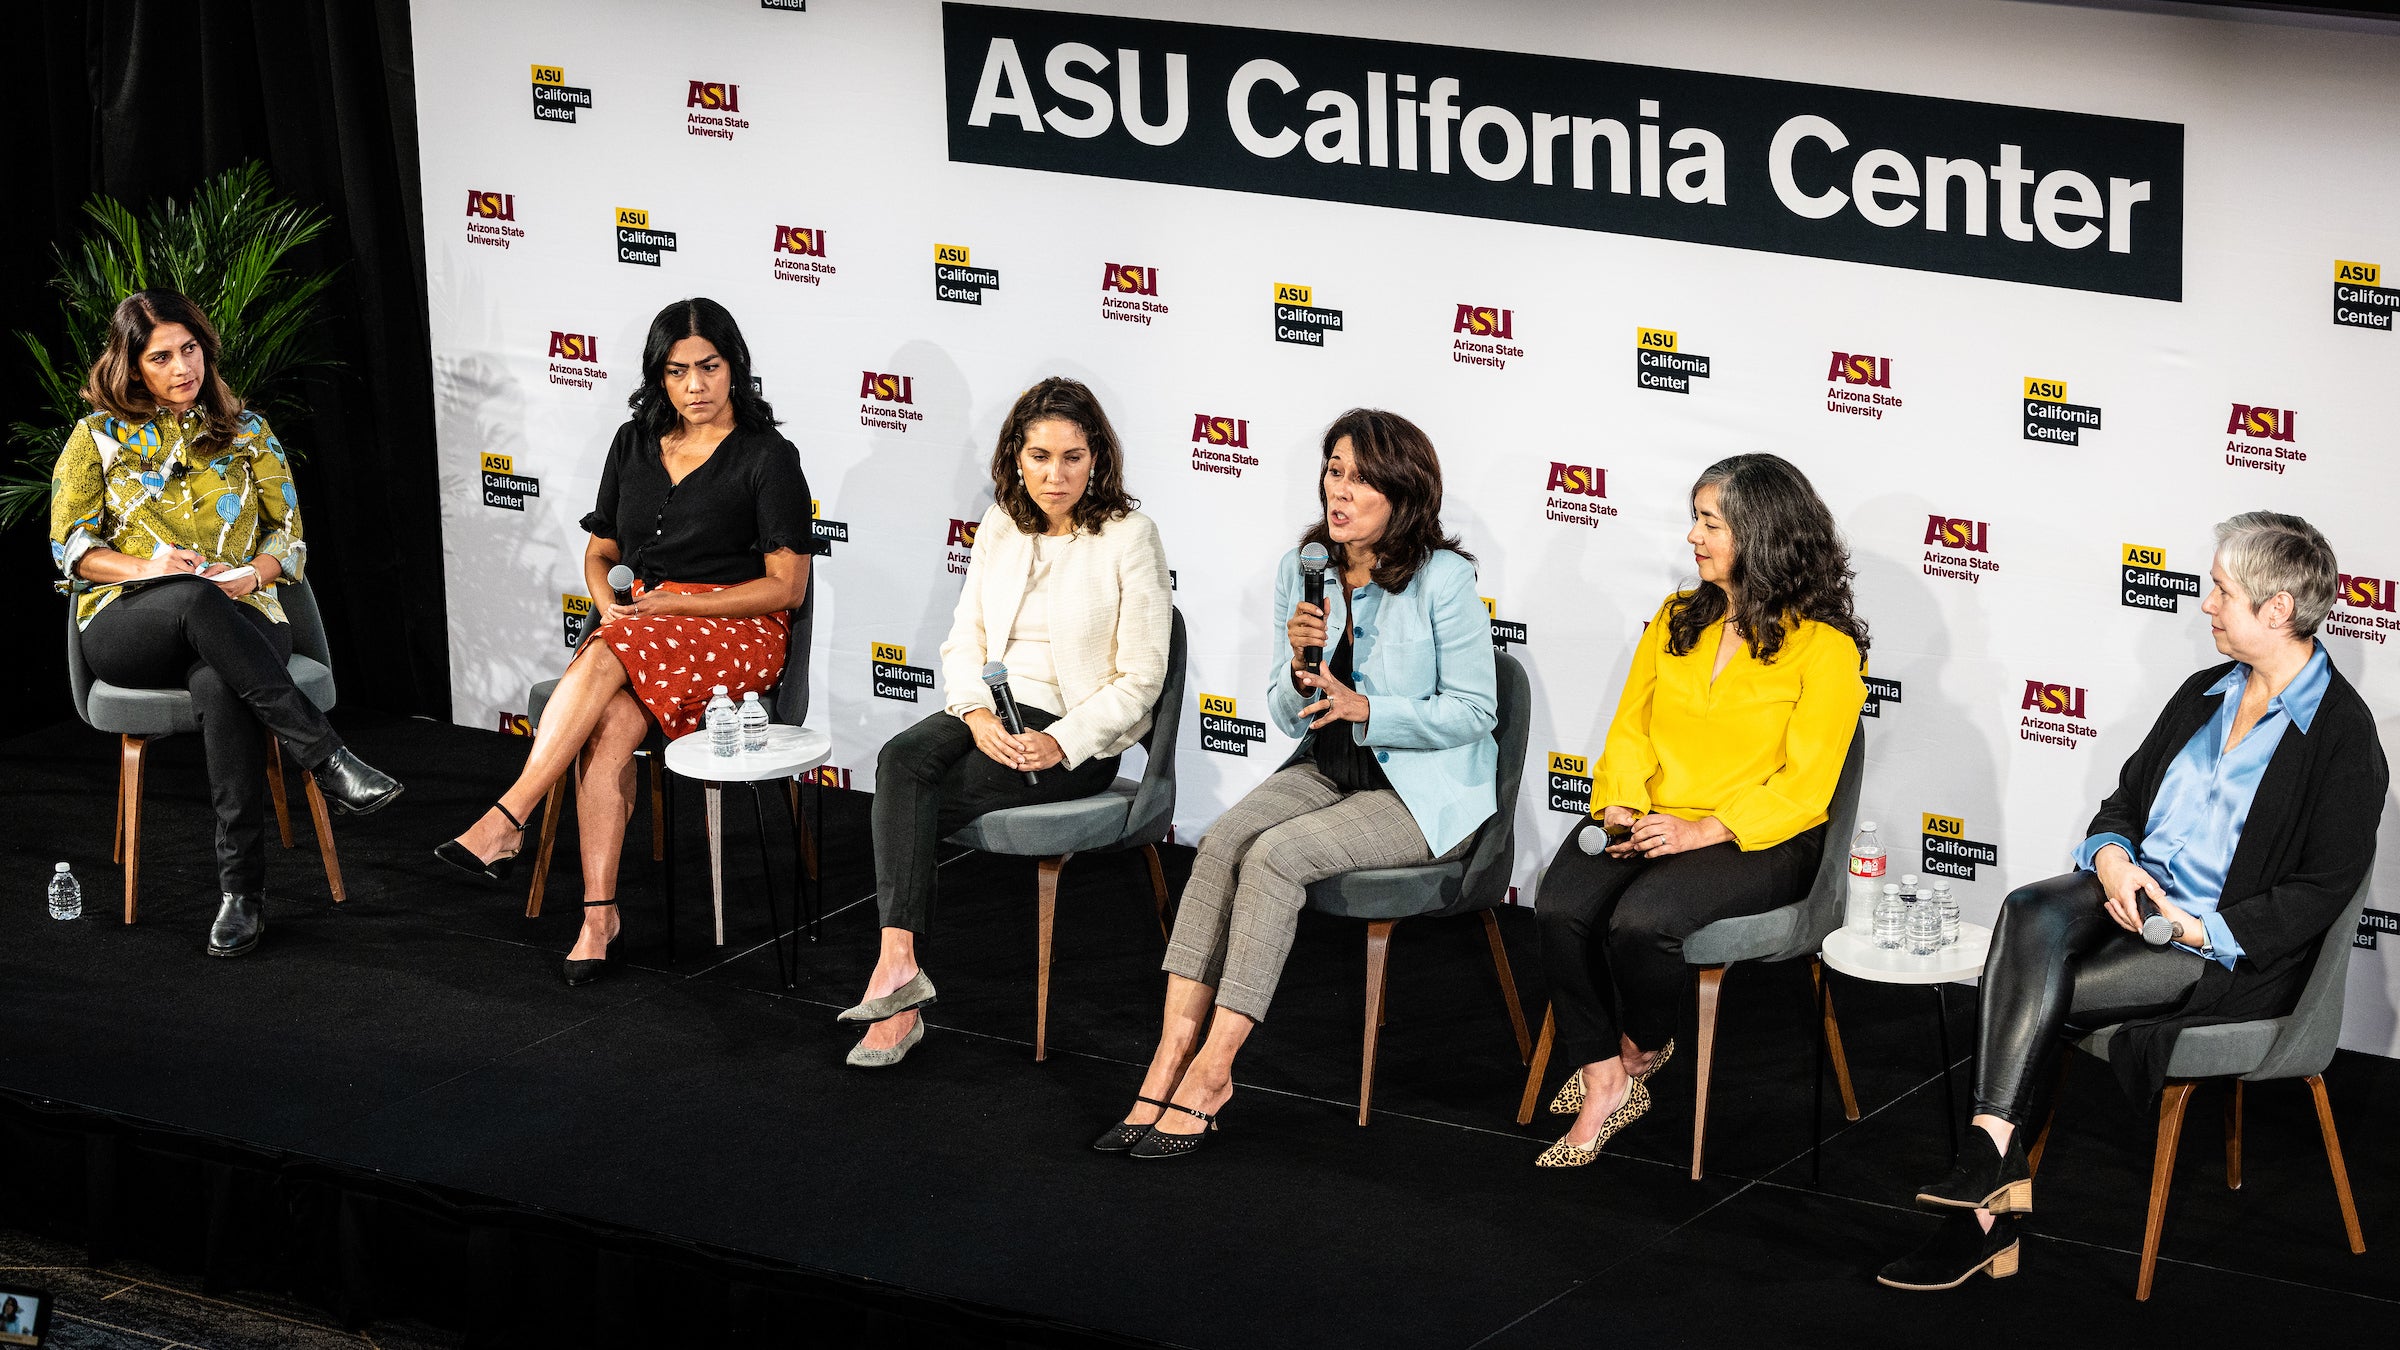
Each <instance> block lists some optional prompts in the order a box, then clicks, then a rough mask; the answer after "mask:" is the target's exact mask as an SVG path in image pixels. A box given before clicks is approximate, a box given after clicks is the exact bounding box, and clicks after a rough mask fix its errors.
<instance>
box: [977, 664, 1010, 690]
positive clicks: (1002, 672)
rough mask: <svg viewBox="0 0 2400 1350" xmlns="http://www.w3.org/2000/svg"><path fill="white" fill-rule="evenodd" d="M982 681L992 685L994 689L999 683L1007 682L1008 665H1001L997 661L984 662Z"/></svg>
mask: <svg viewBox="0 0 2400 1350" xmlns="http://www.w3.org/2000/svg"><path fill="white" fill-rule="evenodd" d="M983 682H984V683H985V684H988V685H990V686H992V687H993V688H994V689H997V688H999V687H1000V686H1001V685H1004V684H1006V683H1008V667H1006V666H1004V665H1001V664H1000V663H999V662H997V661H986V662H984V663H983Z"/></svg>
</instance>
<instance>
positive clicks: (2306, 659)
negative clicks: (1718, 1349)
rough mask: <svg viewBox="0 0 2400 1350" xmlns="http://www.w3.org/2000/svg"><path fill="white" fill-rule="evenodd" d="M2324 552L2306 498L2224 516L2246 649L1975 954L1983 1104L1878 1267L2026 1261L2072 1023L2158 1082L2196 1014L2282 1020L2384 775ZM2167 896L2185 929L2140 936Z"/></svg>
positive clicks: (2005, 1270)
mask: <svg viewBox="0 0 2400 1350" xmlns="http://www.w3.org/2000/svg"><path fill="white" fill-rule="evenodd" d="M2338 575H2339V574H2338V572H2337V571H2336V570H2335V565H2334V558H2333V549H2332V547H2331V546H2330V545H2328V544H2327V543H2326V542H2325V537H2324V536H2323V535H2321V534H2319V533H2317V531H2316V529H2315V528H2314V527H2312V526H2310V525H2309V523H2308V522H2307V521H2305V520H2302V519H2300V518H2299V517H2297V516H2285V515H2277V514H2274V513H2273V512H2267V511H2253V512H2250V513H2249V514H2246V515H2240V516H2236V517H2234V518H2233V519H2231V520H2229V521H2226V522H2225V523H2224V524H2222V525H2219V526H2218V527H2217V554H2216V558H2215V561H2214V562H2213V563H2212V564H2211V566H2210V568H2209V576H2210V578H2211V579H2212V580H2213V581H2214V582H2215V587H2214V588H2213V589H2212V590H2211V591H2210V592H2209V594H2208V598H2207V599H2206V600H2205V601H2203V602H2202V604H2201V606H2200V607H2201V610H2202V611H2203V612H2204V613H2206V614H2207V615H2208V617H2209V628H2210V632H2211V634H2212V636H2214V637H2215V639H2216V644H2217V650H2218V651H2220V652H2222V653H2224V654H2225V655H2227V656H2230V657H2232V658H2233V660H2232V661H2230V662H2228V663H2226V664H2224V665H2218V666H2212V667H2210V668H2209V669H2207V670H2203V671H2201V672H2200V673H2199V674H2197V675H2194V676H2192V677H2191V678H2190V679H2188V680H2185V681H2184V682H2183V687H2182V688H2180V689H2178V690H2176V691H2175V696H2174V697H2173V698H2171V699H2169V700H2168V701H2167V706H2166V710H2165V711H2164V712H2162V713H2160V714H2159V718H2158V721H2157V723H2156V724H2155V725H2153V726H2152V727H2151V728H2150V734H2149V735H2148V736H2146V737H2144V738H2143V740H2142V744H2141V748H2139V749H2137V750H2136V751H2134V753H2133V757H2132V758H2130V759H2128V760H2126V761H2125V768H2124V771H2123V773H2122V774H2121V775H2120V776H2119V778H2118V781H2117V790H2116V791H2115V792H2112V793H2110V794H2109V796H2108V799H2107V800H2106V801H2104V802H2102V803H2101V804H2100V812H2099V814H2098V815H2096V816H2094V817H2092V824H2091V828H2090V829H2089V830H2087V831H2086V832H2085V833H2086V835H2087V837H2086V838H2085V840H2084V842H2083V846H2082V847H2081V848H2080V849H2078V850H2077V851H2076V855H2075V861H2076V870H2075V871H2073V872H2070V873H2068V874H2066V875H2064V876H2058V877H2052V878H2050V879H2049V880H2047V881H2038V882H2035V883H2034V884H2032V885H2030V886H2025V887H2022V888H2020V889H2018V890H2017V891H2015V892H2013V893H2012V894H2010V896H2009V897H2008V899H2007V901H2006V902H2005V903H2004V904H2003V905H2002V907H2001V911H2000V919H1999V922H1998V924H1997V925H1996V926H1995V927H1994V928H1993V930H1992V947H1991V955H1990V957H1989V958H1988V959H1987V960H1986V962H1985V964H1984V971H1983V988H1982V1009H1981V1013H1982V1032H1981V1042H1980V1044H1979V1045H1978V1047H1977V1051H1976V1069H1975V1116H1974V1121H1973V1123H1974V1124H1975V1125H1977V1126H1978V1127H1980V1128H1978V1129H1973V1130H1969V1131H1967V1134H1966V1142H1965V1144H1964V1146H1963V1147H1962V1148H1961V1150H1960V1155H1959V1162H1958V1166H1957V1167H1956V1169H1955V1170H1953V1171H1952V1172H1951V1174H1950V1175H1949V1176H1947V1177H1945V1178H1943V1179H1942V1180H1941V1181H1939V1182H1937V1183H1935V1184H1933V1185H1931V1186H1928V1187H1926V1188H1925V1189H1924V1190H1922V1191H1920V1192H1918V1194H1917V1200H1918V1202H1919V1203H1920V1204H1924V1205H1927V1206H1930V1207H1933V1208H1937V1209H1943V1210H1946V1211H1947V1212H1948V1213H1949V1215H1950V1216H1951V1217H1950V1218H1949V1219H1948V1221H1946V1222H1945V1223H1944V1224H1943V1226H1942V1227H1941V1228H1940V1230H1938V1231H1937V1232H1936V1233H1935V1235H1934V1237H1933V1239H1932V1240H1931V1241H1929V1242H1927V1243H1926V1244H1925V1245H1924V1246H1923V1247H1921V1248H1919V1249H1918V1250H1917V1251H1916V1252H1914V1253H1912V1254H1910V1255H1909V1256H1906V1257H1903V1258H1902V1259H1900V1260H1899V1261H1895V1262H1893V1263H1892V1264H1891V1265H1890V1266H1887V1267H1885V1268H1884V1271H1883V1273H1882V1274H1881V1275H1880V1276H1878V1277H1877V1278H1878V1279H1879V1280H1881V1282H1882V1283H1884V1284H1887V1285H1891V1286H1893V1287H1895V1288H1901V1289H1949V1288H1953V1287H1955V1286H1957V1285H1959V1284H1961V1283H1963V1282H1965V1281H1966V1280H1967V1279H1969V1278H1970V1277H1972V1276H1973V1275H1974V1274H1975V1273H1976V1272H1977V1271H1979V1270H1983V1271H1989V1272H1990V1273H1991V1274H1992V1276H1993V1277H1994V1278H1998V1277H2001V1276H2004V1275H2013V1274H2015V1273H2016V1269H2017V1259H2018V1254H2017V1231H2016V1216H2017V1215H2019V1214H2022V1213H2025V1212H2027V1211H2029V1210H2030V1209H2032V1207H2033V1177H2032V1172H2031V1169H2030V1168H2029V1167H2028V1165H2027V1162H2026V1156H2025V1138H2024V1131H2025V1129H2026V1128H2028V1127H2037V1128H2038V1126H2039V1124H2040V1122H2041V1121H2043V1120H2044V1119H2046V1118H2047V1116H2048V1112H2049V1102H2048V1100H2047V1098H2048V1094H2049V1089H2050V1086H2051V1084H2052V1083H2053V1082H2054V1081H2055V1075H2056V1066H2057V1062H2058V1056H2059V1054H2060V1053H2062V1050H2063V1043H2062V1041H2061V1033H2062V1032H2063V1031H2064V1030H2065V1029H2066V1028H2067V1027H2068V1026H2070V1025H2073V1026H2079V1027H2098V1026H2106V1025H2109V1024H2111V1023H2123V1024H2124V1030H2123V1031H2122V1032H2120V1033H2119V1034H2118V1036H2117V1038H2116V1040H2115V1042H2114V1043H2113V1044H2112V1045H2111V1047H2110V1053H2109V1062H2110V1063H2111V1064H2112V1065H2113V1066H2114V1067H2115V1069H2116V1071H2117V1078H2118V1081H2119V1082H2120V1083H2121V1084H2123V1086H2124V1087H2125V1089H2126V1091H2127V1092H2128V1093H2130V1094H2131V1095H2132V1096H2133V1098H2134V1099H2135V1100H2136V1101H2139V1102H2144V1103H2147V1102H2149V1101H2150V1100H2152V1099H2154V1098H2156V1097H2157V1096H2158V1092H2159V1088H2160V1087H2161V1086H2162V1085H2163V1084H2164V1083H2165V1081H2166V1074H2167V1061H2168V1059H2169V1057H2170V1056H2172V1055H2173V1054H2174V1051H2175V1038H2176V1037H2177V1036H2178V1035H2180V1034H2181V1033H2182V1032H2183V1030H2184V1028H2186V1027H2196V1026H2209V1025H2213V1024H2217V1023H2224V1022H2246V1021H2251V1020H2254V1019H2259V1018H2269V1017H2280V1016H2282V1015H2283V1014H2285V1013H2288V1012H2290V1011H2291V1010H2292V1005H2293V1004H2294V1003H2295V1002H2296V1001H2297V1000H2298V999H2299V996H2300V990H2301V988H2302V986H2303V985H2305V984H2306V983H2307V980H2308V973H2309V970H2310V968H2311V967H2312V966H2313V965H2314V963H2315V953H2316V951H2317V948H2318V944H2319V942H2320V940H2321V939H2322V938H2323V937H2324V936H2325V931H2326V929H2328V928H2330V927H2332V926H2333V923H2334V921H2335V920H2336V919H2338V918H2339V917H2340V916H2341V914H2342V911H2343V909H2344V908H2345V907H2346V906H2347V905H2348V903H2349V901H2350V899H2351V897H2352V896H2353V895H2355V894H2356V893H2357V891H2358V887H2359V884H2360V883H2361V882H2362V881H2364V880H2365V879H2366V874H2367V867H2368V865H2369V864H2370V863H2371V862H2372V861H2373V859H2374V855H2375V826H2376V821H2377V820H2378V818H2379V817H2381V815H2382V814H2383V794H2384V788H2385V785H2386V782H2387V781H2388V776H2387V772H2386V769H2385V765H2384V758H2383V747H2382V746H2381V744H2379V743H2378V742H2377V740H2376V737H2375V718H2374V715H2373V714H2372V713H2371V712H2369V711H2368V709H2367V705H2366V702H2365V700H2363V699H2361V698H2360V697H2359V695H2358V691H2357V690H2356V689H2354V688H2352V687H2351V685H2350V682H2349V681H2348V680H2346V679H2344V678H2342V673H2341V672H2340V671H2338V670H2335V669H2334V668H2333V665H2332V663H2331V662H2330V661H2328V660H2327V659H2326V654H2325V649H2324V647H2323V645H2322V644H2320V643H2318V642H2317V640H2316V636H2315V635H2316V631H2317V625H2318V624H2319V623H2320V622H2321V621H2323V619H2324V617H2325V613H2326V611H2327V610H2328V609H2330V608H2331V607H2332V605H2333V596H2334V587H2335V579H2336V577H2337V576H2338ZM2153 911H2155V913H2156V915H2157V917H2159V918H2161V919H2164V920H2165V921H2166V922H2167V924H2168V925H2169V926H2170V927H2171V928H2172V929H2173V933H2172V935H2171V937H2168V938H2167V940H2166V941H2165V942H2163V943H2161V944H2160V945H2156V946H2153V945H2151V944H2150V943H2148V942H2147V941H2145V940H2144V939H2143V937H2142V936H2141V932H2142V923H2143V920H2144V919H2145V918H2146V917H2149V915H2150V914H2151V913H2152V912H2153Z"/></svg>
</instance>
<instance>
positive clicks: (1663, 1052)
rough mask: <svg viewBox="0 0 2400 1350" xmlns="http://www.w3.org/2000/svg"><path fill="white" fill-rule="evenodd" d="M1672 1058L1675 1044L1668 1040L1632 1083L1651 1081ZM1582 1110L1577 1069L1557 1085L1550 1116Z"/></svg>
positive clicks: (1581, 1080) (1551, 1103)
mask: <svg viewBox="0 0 2400 1350" xmlns="http://www.w3.org/2000/svg"><path fill="white" fill-rule="evenodd" d="M1673 1058H1675V1042H1674V1041H1673V1040H1669V1041H1668V1042H1667V1043H1666V1044H1665V1045H1662V1046H1660V1047H1658V1049H1657V1050H1655V1051H1653V1052H1651V1055H1650V1066H1649V1067H1648V1068H1646V1069H1643V1070H1642V1071H1641V1072H1640V1073H1637V1074H1634V1075H1632V1078H1633V1081H1635V1082H1637V1083H1647V1082H1649V1081H1650V1080H1651V1079H1653V1078H1656V1077H1657V1076H1658V1071H1659V1070H1660V1069H1663V1068H1665V1067H1667V1061H1668V1060H1671V1059H1673ZM1582 1109H1583V1070H1581V1069H1577V1070H1576V1071H1575V1072H1573V1073H1571V1074H1568V1075H1567V1081H1565V1082H1563V1083H1561V1084H1559V1085H1558V1095H1557V1096H1555V1097H1552V1098H1551V1099H1550V1114H1551V1115H1554V1116H1571V1115H1574V1114H1575V1113H1576V1112H1578V1111H1581V1110H1582Z"/></svg>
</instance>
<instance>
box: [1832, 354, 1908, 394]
mask: <svg viewBox="0 0 2400 1350" xmlns="http://www.w3.org/2000/svg"><path fill="white" fill-rule="evenodd" d="M1825 379H1826V380H1827V382H1829V383H1830V382H1834V381H1839V382H1841V383H1843V384H1856V385H1865V386H1867V387H1868V388H1871V389H1889V388H1891V387H1892V358H1890V357H1888V356H1854V355H1852V354H1851V353H1849V352H1835V353H1834V354H1833V360H1832V361H1831V362H1829V363H1827V365H1826V367H1825Z"/></svg>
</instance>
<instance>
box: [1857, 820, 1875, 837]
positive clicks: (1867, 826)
mask: <svg viewBox="0 0 2400 1350" xmlns="http://www.w3.org/2000/svg"><path fill="white" fill-rule="evenodd" d="M1874 828H1875V822H1874V821H1871V820H1862V821H1860V822H1858V830H1859V833H1861V834H1864V833H1866V832H1867V831H1869V830H1872V829H1874Z"/></svg>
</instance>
